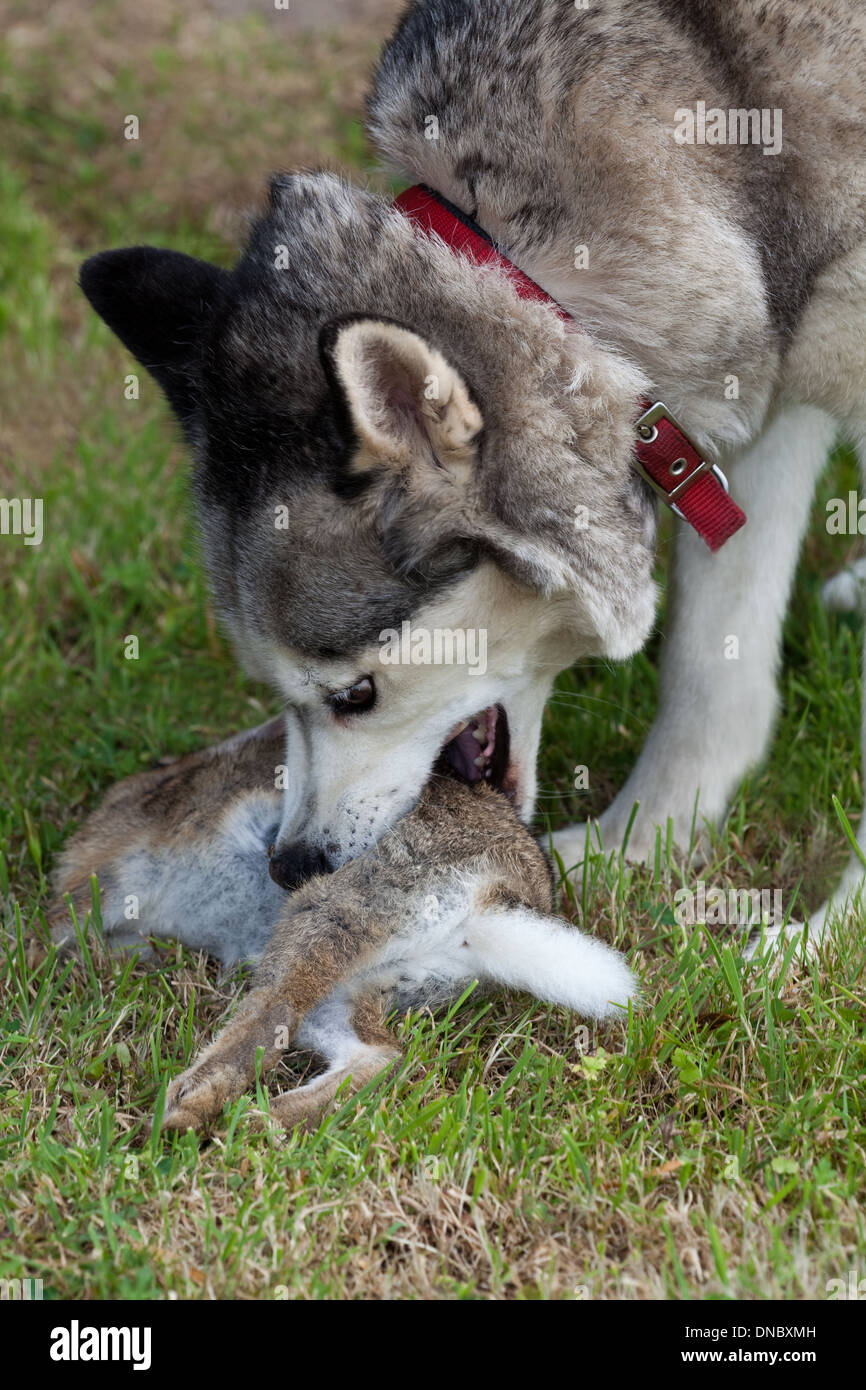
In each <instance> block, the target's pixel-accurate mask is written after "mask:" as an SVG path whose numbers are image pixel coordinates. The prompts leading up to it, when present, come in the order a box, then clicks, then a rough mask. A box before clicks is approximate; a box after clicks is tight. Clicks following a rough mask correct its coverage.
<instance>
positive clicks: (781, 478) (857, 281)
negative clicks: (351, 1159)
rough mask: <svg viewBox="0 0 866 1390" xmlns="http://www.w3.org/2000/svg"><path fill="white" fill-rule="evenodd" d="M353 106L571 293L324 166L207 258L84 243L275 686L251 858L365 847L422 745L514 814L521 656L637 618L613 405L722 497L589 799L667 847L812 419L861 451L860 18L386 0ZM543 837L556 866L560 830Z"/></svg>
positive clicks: (731, 7) (639, 521) (646, 494)
mask: <svg viewBox="0 0 866 1390" xmlns="http://www.w3.org/2000/svg"><path fill="white" fill-rule="evenodd" d="M707 113H713V114H712V119H710V118H708V115H707ZM369 130H370V133H371V136H372V138H373V140H374V141H375V143H376V145H377V146H378V147H379V149H380V150H381V151H382V153H383V155H384V156H385V158H386V160H387V162H388V164H389V165H390V167H391V168H392V169H394V170H395V171H398V172H399V173H400V174H401V175H402V176H404V177H405V178H406V179H407V180H408V181H410V182H415V183H422V184H424V185H427V186H428V187H430V188H432V189H434V190H436V192H437V193H438V194H440V195H442V196H443V197H444V198H445V199H447V200H449V201H450V203H451V204H453V205H454V206H455V207H456V208H458V209H460V210H461V212H462V213H463V214H464V215H466V216H467V217H469V218H471V219H473V220H474V221H475V222H476V223H478V224H479V225H480V226H481V227H482V228H483V229H484V230H485V231H486V233H487V234H488V236H489V237H491V238H492V239H493V241H494V242H495V243H496V245H497V246H498V247H499V248H500V250H501V251H502V252H503V253H504V254H505V255H507V257H508V258H509V259H510V260H511V261H512V262H513V263H514V264H515V265H516V266H518V267H519V268H520V269H521V270H522V271H523V272H525V274H527V275H528V276H530V277H531V278H532V279H533V280H534V281H535V282H536V283H537V284H538V285H540V286H541V287H542V288H543V289H544V290H545V291H546V292H547V293H548V294H549V295H550V296H551V297H552V298H553V299H555V300H556V301H558V303H559V305H561V306H562V307H563V308H564V309H565V310H566V311H567V313H568V314H569V315H571V318H572V321H566V320H565V319H564V318H563V317H562V315H560V314H558V313H557V311H556V309H555V307H554V306H553V305H551V304H545V303H542V302H532V301H530V300H527V299H522V298H520V297H519V296H518V294H517V292H516V289H515V287H514V284H513V282H512V281H511V279H510V278H509V276H508V274H506V273H504V271H503V270H502V268H501V267H497V266H487V267H479V266H477V265H475V264H473V263H472V262H471V261H470V260H469V259H467V258H465V257H463V256H461V255H459V254H457V253H456V252H455V251H454V250H452V249H451V248H450V247H449V246H448V245H446V244H445V243H444V242H443V241H442V240H438V239H437V238H435V237H422V236H419V235H418V234H417V232H416V231H415V230H414V229H413V227H412V225H411V223H410V221H409V220H408V219H407V218H406V217H405V216H403V214H402V213H401V212H400V211H399V210H398V209H395V208H393V207H391V206H389V204H388V202H387V201H386V200H385V199H383V198H381V197H378V196H375V195H374V194H372V193H371V192H368V191H365V190H362V189H359V188H355V187H352V186H350V185H349V184H348V183H346V182H345V181H343V180H342V179H340V178H338V177H335V176H334V175H333V174H324V173H304V174H293V175H289V174H287V175H281V176H279V177H277V178H275V179H274V180H273V183H272V186H271V198H270V207H269V210H268V211H267V213H266V215H264V216H263V217H262V218H261V219H260V220H259V221H258V222H257V223H256V225H255V227H254V229H253V231H252V234H251V236H250V239H249V244H248V245H247V247H246V250H245V251H244V254H243V256H242V258H241V260H240V262H239V264H238V265H237V267H236V268H235V269H234V270H233V271H231V272H226V271H222V270H219V269H216V268H215V267H213V266H210V265H207V264H204V263H202V262H198V261H195V260H192V259H190V258H188V257H185V256H182V255H179V254H176V253H174V252H171V251H160V250H155V249H152V248H147V247H137V248H133V249H129V250H121V251H110V252H105V253H103V254H101V255H98V256H96V257H94V258H93V259H92V260H90V261H88V262H87V263H86V265H85V266H84V268H83V271H82V286H83V288H84V291H85V293H86V294H87V296H88V298H89V299H90V301H91V303H92V304H93V305H94V307H95V308H96V309H97V311H98V312H99V313H100V314H101V315H102V316H103V318H104V319H105V320H106V321H107V322H108V324H109V325H110V326H111V327H112V329H113V330H114V331H115V332H116V333H117V334H118V336H119V337H120V338H121V339H122V341H123V342H124V343H125V344H126V345H127V347H128V348H129V349H130V350H131V351H132V352H133V353H134V354H135V355H136V357H137V358H138V359H139V360H140V361H141V362H142V363H143V364H144V365H145V366H146V367H147V368H149V369H150V371H151V372H152V373H153V375H154V376H155V377H156V379H157V381H158V382H159V383H160V385H161V386H162V387H163V389H164V390H165V392H166V394H167V396H168V398H169V400H170V402H171V404H172V405H173V407H174V409H175V411H176V412H177V414H178V416H179V418H180V421H181V423H182V425H183V428H184V431H185V433H186V435H187V437H188V440H189V442H190V444H191V446H192V449H193V452H194V455H195V495H196V499H197V506H198V513H199V517H200V522H201V528H202V533H203V537H204V545H205V552H206V557H207V563H208V567H209V570H210V574H211V578H212V582H213V587H214V590H215V593H216V596H217V600H218V603H219V606H220V608H221V611H222V613H223V615H224V618H225V621H226V623H227V625H228V628H229V630H230V632H231V634H232V637H233V639H234V641H235V643H236V646H237V649H238V652H239V653H240V655H241V657H242V659H243V660H244V662H245V663H246V664H247V666H248V668H249V670H250V671H251V672H253V673H255V674H257V675H262V676H265V677H266V678H268V679H269V680H270V681H271V682H272V683H273V684H274V685H275V686H276V687H277V689H278V690H279V691H280V692H281V694H282V696H283V697H284V699H285V701H286V704H287V710H288V714H287V726H288V730H287V732H288V738H287V747H288V751H287V754H286V759H287V764H288V768H289V772H288V776H287V779H286V780H287V784H288V785H287V790H286V791H285V793H284V796H283V800H282V805H281V815H280V824H279V829H278V832H277V836H276V853H275V855H274V859H273V861H272V872H273V874H274V876H275V877H277V879H278V881H280V882H281V883H282V884H284V885H285V886H292V885H294V884H296V883H298V882H300V881H301V880H302V879H303V878H304V877H305V876H307V875H308V874H309V873H310V872H313V871H317V870H321V869H322V868H326V867H337V866H339V865H341V864H342V863H344V862H345V861H347V860H348V859H351V858H353V857H355V856H357V855H359V854H360V853H362V852H364V851H366V850H367V849H368V848H369V847H370V846H371V845H372V844H373V843H374V842H375V841H376V840H377V839H378V838H379V837H380V836H381V835H382V834H383V832H384V831H385V830H386V829H388V828H389V827H390V826H392V825H393V824H394V823H395V821H396V820H397V819H398V818H399V817H400V816H402V815H403V814H404V813H406V812H407V811H409V810H410V809H411V808H412V807H413V805H414V804H415V803H416V801H417V799H418V797H419V794H420V791H421V788H422V787H423V786H424V784H425V783H426V782H427V780H428V778H429V776H430V773H431V769H432V768H433V766H434V764H435V762H436V759H437V758H438V757H439V756H444V757H445V758H446V759H447V760H448V761H449V762H450V763H451V765H452V766H453V767H457V768H461V769H462V770H463V771H464V773H465V775H466V777H467V778H469V779H473V778H479V777H487V778H488V780H491V781H493V782H494V784H495V785H497V786H500V787H503V788H505V789H506V790H507V791H508V793H509V794H510V795H511V797H512V799H513V801H514V803H515V805H516V806H517V808H518V810H519V813H520V814H521V816H522V817H523V818H524V819H527V818H528V817H529V816H530V815H531V813H532V809H533V802H534V794H535V770H534V769H535V761H536V753H537V749H538V743H539V734H540V728H541V718H542V711H543V709H544V704H545V700H546V698H547V696H548V694H549V691H550V688H551V682H552V680H553V678H554V676H555V675H556V673H557V672H558V671H560V670H562V669H563V668H564V667H567V666H569V665H570V664H571V663H573V662H574V661H576V660H578V659H580V658H582V657H585V656H589V655H594V654H595V655H602V656H606V657H612V658H617V659H621V658H626V657H628V656H630V655H631V654H632V653H634V652H635V651H637V650H638V648H639V647H640V646H641V645H642V643H643V642H644V641H645V640H646V638H647V635H648V633H649V631H650V629H651V626H652V623H653V618H654V612H655V598H656V595H655V590H654V585H653V580H652V576H651V569H652V562H653V544H654V536H655V507H656V503H655V501H654V499H653V495H652V493H651V491H650V489H649V488H648V487H647V485H646V483H645V481H644V480H643V478H641V477H640V476H639V474H638V473H637V472H636V471H635V468H634V466H633V463H634V440H635V435H634V427H635V420H636V418H637V415H638V413H639V409H638V404H637V403H638V401H639V400H640V399H641V398H646V397H649V398H650V399H651V400H661V401H664V402H665V403H666V404H667V406H668V407H669V408H670V409H671V410H672V411H673V412H674V413H675V415H676V416H677V417H678V418H679V419H680V420H682V421H683V423H684V424H685V425H687V428H688V430H689V432H690V434H691V435H692V437H693V438H694V439H695V440H696V441H697V444H698V445H699V447H700V450H701V452H702V453H703V454H704V456H705V457H707V458H708V459H711V460H715V461H718V462H719V463H720V464H721V465H722V467H723V468H724V470H725V471H726V473H727V474H728V476H729V478H730V482H731V488H732V492H733V494H734V495H735V497H736V499H737V501H738V502H739V504H740V505H741V506H742V507H743V508H744V510H745V511H746V513H747V515H748V518H749V520H748V525H747V527H746V528H745V529H744V530H741V531H740V532H739V533H738V534H737V535H735V536H734V537H733V538H732V539H731V540H729V541H728V543H727V544H726V545H725V547H724V548H723V549H721V550H720V551H719V552H718V553H717V554H715V555H713V554H711V553H710V551H709V550H708V549H707V547H706V546H705V545H704V544H703V542H702V541H701V539H700V538H699V537H698V536H697V535H695V534H694V533H693V532H692V531H691V530H690V529H689V528H688V527H687V526H685V525H683V524H682V523H678V535H677V539H676V556H675V564H674V570H673V576H672V579H671V603H670V627H669V630H668V633H667V640H666V642H665V646H664V655H663V669H662V703H661V711H660V714H659V716H658V719H657V721H656V724H655V726H654V727H653V729H652V731H651V733H650V735H649V738H648V740H647V743H646V747H645V748H644V750H643V753H642V755H641V757H640V760H639V762H638V764H637V766H636V768H635V770H634V772H633V773H632V775H631V777H630V778H629V779H628V781H627V782H626V785H625V786H624V787H623V789H622V791H621V792H620V794H619V795H618V797H617V798H616V800H615V801H614V803H613V805H612V806H611V807H610V808H609V810H608V811H607V812H606V813H605V815H604V816H603V817H602V819H601V831H602V835H603V839H604V844H605V846H606V848H614V847H616V846H617V844H618V843H620V842H621V840H622V837H623V834H624V831H625V827H626V824H627V822H628V819H629V816H630V814H631V812H632V808H633V805H634V803H635V802H636V801H637V802H639V803H640V807H639V812H638V815H637V819H636V820H635V823H634V826H633V828H632V832H631V837H630V839H629V843H628V852H629V854H630V855H632V856H637V857H642V856H644V855H646V854H647V853H648V851H649V850H650V849H651V847H652V845H653V844H654V840H655V827H656V826H657V825H662V826H664V825H665V823H666V821H667V818H668V817H672V818H673V824H674V829H675V832H676V835H677V837H678V839H679V840H680V842H681V843H687V841H688V838H689V834H690V828H691V825H692V822H693V817H694V814H695V806H696V803H697V806H698V817H699V820H700V818H704V819H706V820H707V821H709V822H718V821H720V819H721V818H722V817H723V816H724V814H725V809H726V806H727V804H728V800H729V798H730V796H731V794H732V791H733V790H734V788H735V787H736V785H737V783H738V782H739V781H740V779H741V778H742V776H743V774H744V773H745V772H746V770H747V769H748V767H749V766H750V765H751V764H753V763H754V762H755V761H756V760H757V759H759V758H760V757H761V756H762V754H763V751H764V749H765V747H766V744H767V741H768V738H769V736H770V732H771V726H772V723H773V718H774V712H775V708H776V701H777V695H776V681H775V668H776V665H777V659H778V652H779V637H780V628H781V623H782V619H783V615H784V612H785V606H786V603H787V599H788V595H789V591H790V586H791V578H792V573H793V570H794V566H795V564H796V560H797V555H798V551H799V547H800V542H801V539H802V536H803V532H804V529H805V526H806V523H807V518H808V514H809V509H810V502H811V498H812V493H813V489H814V486H815V483H816V480H817V478H818V475H819V473H820V472H821V469H822V467H823V465H824V462H825V459H826V457H827V452H828V449H829V447H830V445H831V443H832V441H833V439H834V435H835V434H836V432H837V430H839V429H841V430H843V431H844V432H845V433H846V434H847V435H848V436H849V437H850V438H851V439H852V441H853V442H854V444H855V445H856V447H857V448H858V450H859V451H860V454H861V457H862V458H863V459H864V461H866V333H864V325H866V168H864V165H866V11H864V9H863V7H862V5H860V4H858V3H856V0H850V3H849V0H800V3H798V4H797V5H791V4H790V3H786V0H590V3H588V4H587V5H586V6H582V5H576V4H573V3H570V0H484V2H483V3H480V0H479V3H473V0H417V3H415V4H413V5H411V7H410V8H409V10H408V11H407V13H406V15H405V16H404V18H403V20H402V21H401V23H400V24H399V26H398V28H397V31H396V33H395V34H394V36H393V38H392V39H391V40H390V42H389V43H388V45H387V46H386V48H385V51H384V53H383V55H382V58H381V61H380V64H379V67H378V70H377V73H376V76H375V81H374V84H373V89H372V93H371V96H370V99H369ZM431 386H432V389H431ZM577 517H581V518H583V519H584V522H585V524H581V525H580V526H576V525H575V520H576V518H577ZM403 623H409V625H410V632H415V633H418V632H421V633H422V634H424V633H427V634H430V633H432V634H435V633H437V632H447V633H450V634H452V635H453V634H454V633H455V632H458V631H465V630H473V631H474V630H476V629H477V630H483V632H484V633H485V634H486V644H487V645H486V664H483V665H482V664H478V665H476V666H475V667H474V668H472V667H469V666H465V667H461V666H459V665H454V664H448V663H447V662H441V663H438V664H437V663H435V662H425V661H421V662H418V663H416V662H413V661H411V660H408V661H390V662H386V661H383V659H382V655H383V646H382V640H381V639H382V635H383V633H386V632H391V631H393V630H403V629H401V625H402V624H403ZM731 634H735V635H736V636H737V638H738V641H739V660H738V661H736V662H733V661H730V660H728V659H726V639H727V638H728V637H729V636H730V635H731ZM467 721H469V722H468V726H467ZM577 752H578V750H575V753H576V755H577ZM860 834H861V840H862V843H863V845H864V847H866V818H864V819H863V821H862V825H861V832H860ZM556 844H557V847H558V849H559V851H560V853H561V854H562V856H563V858H564V860H565V861H566V862H567V863H568V864H574V863H575V862H577V861H578V860H579V859H580V858H581V857H582V854H583V852H584V828H583V827H582V826H575V827H572V828H570V829H568V830H564V831H562V832H560V833H559V834H558V836H557V837H556ZM860 877H861V870H860V867H859V865H857V864H853V865H852V868H851V870H850V872H849V873H848V875H847V876H846V879H845V882H844V884H843V885H842V888H841V889H840V893H839V896H838V897H837V898H836V899H834V900H833V902H834V905H836V906H841V905H842V904H843V903H844V902H845V901H846V900H847V897H848V895H849V894H850V893H851V892H852V891H853V890H854V888H855V886H856V885H857V884H859V882H860ZM825 913H826V908H825V909H822V910H821V911H819V912H818V913H816V914H815V915H814V916H813V918H812V922H811V932H812V934H813V936H814V937H816V938H817V937H818V936H819V935H820V933H821V931H822V928H823V924H824V920H825Z"/></svg>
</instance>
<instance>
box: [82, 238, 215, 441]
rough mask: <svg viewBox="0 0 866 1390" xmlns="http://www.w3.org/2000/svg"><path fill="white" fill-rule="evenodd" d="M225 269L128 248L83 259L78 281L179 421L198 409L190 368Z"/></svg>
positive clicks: (175, 255)
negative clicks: (159, 391) (163, 394)
mask: <svg viewBox="0 0 866 1390" xmlns="http://www.w3.org/2000/svg"><path fill="white" fill-rule="evenodd" d="M228 279H229V274H228V272H227V271H224V270H220V269H218V267H217V266H214V265H209V264H208V263H207V262H206V261H198V260H195V259H194V258H193V257H192V256H184V255H182V254H181V253H180V252H179V251H162V250H158V249H157V248H156V247H155V246H130V247H128V248H127V249H125V250H122V251H102V252H100V254H99V255H97V256H91V257H90V259H89V260H87V261H85V262H84V264H83V266H82V267H81V271H80V278H79V283H80V285H81V288H82V290H83V291H84V293H85V295H86V296H87V298H88V299H89V300H90V303H91V304H92V305H93V308H94V309H95V310H96V312H97V314H99V315H100V317H101V318H103V319H104V320H105V322H106V323H107V324H108V326H109V328H110V329H111V330H112V332H113V333H116V334H117V336H118V338H119V339H120V341H121V342H122V343H123V345H124V347H126V348H128V349H129V351H130V352H131V353H132V354H133V355H134V356H135V357H136V358H137V359H138V361H139V362H140V363H141V364H142V366H143V367H146V368H147V370H148V371H149V372H150V373H151V375H152V376H154V377H155V378H156V380H157V381H158V382H159V385H160V386H161V387H162V389H163V391H164V392H165V394H166V396H167V397H168V399H169V401H170V403H171V405H172V406H173V408H174V410H175V411H176V412H177V414H178V416H179V417H180V420H181V423H186V421H187V420H188V418H189V416H190V414H191V413H192V409H193V396H192V384H191V375H192V372H191V368H192V364H193V362H194V359H195V356H196V353H197V349H198V344H199V342H200V339H201V333H202V328H203V326H204V324H205V322H206V321H207V319H208V318H209V317H210V315H211V314H212V312H213V310H214V309H215V307H216V306H217V304H218V303H219V300H220V297H221V294H222V291H223V288H224V285H225V283H226V281H227V280H228Z"/></svg>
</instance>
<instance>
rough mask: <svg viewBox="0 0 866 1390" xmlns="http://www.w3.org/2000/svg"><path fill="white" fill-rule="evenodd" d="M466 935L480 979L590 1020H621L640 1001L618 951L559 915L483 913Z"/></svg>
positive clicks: (508, 910) (510, 910) (507, 911)
mask: <svg viewBox="0 0 866 1390" xmlns="http://www.w3.org/2000/svg"><path fill="white" fill-rule="evenodd" d="M465 937H466V943H465V944H466V947H467V948H468V955H469V957H470V959H471V960H472V968H474V970H475V973H476V974H477V976H478V978H479V980H489V981H493V982H496V983H497V984H503V985H510V986H512V988H514V989H525V990H527V991H528V992H529V993H530V994H535V995H537V996H538V998H539V999H545V1000H548V1001H549V1002H550V1003H552V1004H565V1005H566V1006H567V1007H568V1008H570V1009H574V1010H575V1011H576V1012H577V1013H580V1014H583V1015H586V1016H587V1017H589V1018H613V1017H622V1015H623V1012H624V1010H625V1008H626V1006H627V1004H628V1001H629V1000H630V999H632V1000H635V1001H636V1000H637V998H638V989H637V984H636V982H635V979H634V976H633V975H632V973H631V971H630V970H629V968H628V966H627V965H626V963H625V960H624V958H623V957H622V956H621V955H620V954H619V952H618V951H614V950H613V949H612V948H611V947H610V946H606V945H605V943H604V942H603V941H599V940H597V938H596V937H594V936H587V935H586V934H585V933H584V932H581V931H578V930H577V928H576V927H570V926H567V925H566V924H565V923H564V922H561V921H559V920H558V919H557V918H556V917H545V916H542V915H541V914H540V913H535V912H530V911H529V910H528V909H526V908H522V907H521V908H506V909H499V910H496V911H490V912H481V913H479V914H478V915H477V916H475V917H473V918H472V919H471V920H470V921H469V923H468V925H467V928H466V932H465ZM467 964H469V960H467Z"/></svg>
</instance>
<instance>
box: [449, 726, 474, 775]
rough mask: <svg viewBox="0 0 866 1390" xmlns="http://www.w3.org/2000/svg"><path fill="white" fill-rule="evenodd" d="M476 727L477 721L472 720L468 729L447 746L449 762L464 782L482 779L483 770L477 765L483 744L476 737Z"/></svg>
mask: <svg viewBox="0 0 866 1390" xmlns="http://www.w3.org/2000/svg"><path fill="white" fill-rule="evenodd" d="M476 727H477V726H476V723H475V720H474V719H472V720H470V721H469V723H468V724H467V725H466V728H465V729H463V730H462V731H461V732H460V733H459V734H457V736H456V737H455V738H452V739H451V741H450V742H449V743H446V745H445V757H446V759H447V761H448V762H449V763H450V765H451V766H452V767H453V768H454V771H455V772H456V773H458V775H459V776H460V777H462V778H463V780H464V782H480V781H481V777H482V772H481V768H480V767H476V765H475V760H476V758H477V757H478V755H479V753H480V752H481V744H480V743H479V742H478V740H477V738H475V737H474V730H475V728H476Z"/></svg>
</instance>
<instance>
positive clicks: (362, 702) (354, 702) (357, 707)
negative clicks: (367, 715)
mask: <svg viewBox="0 0 866 1390" xmlns="http://www.w3.org/2000/svg"><path fill="white" fill-rule="evenodd" d="M375 702H376V687H375V685H374V684H373V677H372V676H363V677H362V679H361V680H359V681H355V684H354V685H347V686H346V689H345V690H337V691H335V693H334V694H333V695H329V696H328V703H329V705H330V706H331V709H332V710H333V711H334V713H335V714H360V713H361V712H362V710H368V709H372V708H373V705H374V704H375Z"/></svg>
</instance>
